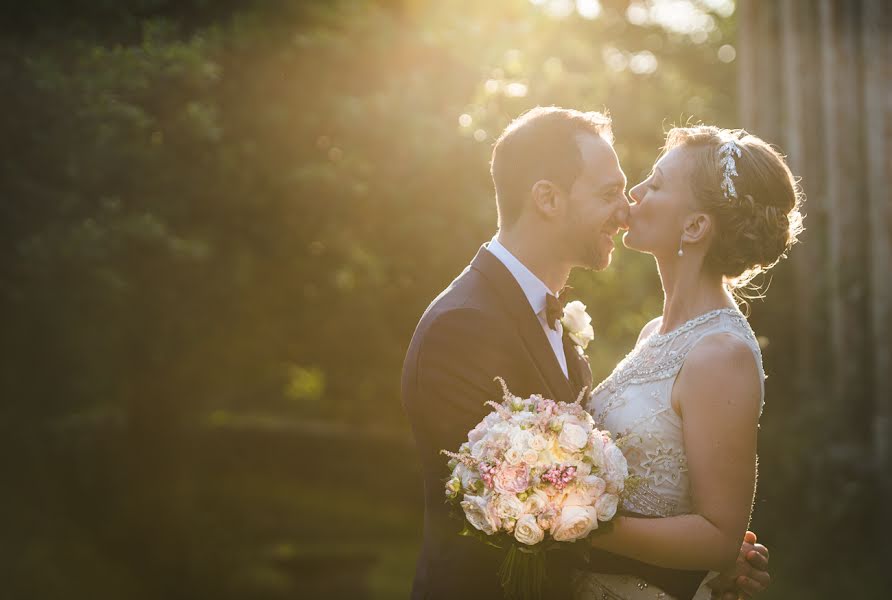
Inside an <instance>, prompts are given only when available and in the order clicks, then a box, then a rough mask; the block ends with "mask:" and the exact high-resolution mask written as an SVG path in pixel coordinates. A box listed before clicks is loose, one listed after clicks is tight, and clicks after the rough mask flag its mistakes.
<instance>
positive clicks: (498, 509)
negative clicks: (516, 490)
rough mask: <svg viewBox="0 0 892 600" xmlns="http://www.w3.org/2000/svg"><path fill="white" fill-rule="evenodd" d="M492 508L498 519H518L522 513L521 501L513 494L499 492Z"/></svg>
mask: <svg viewBox="0 0 892 600" xmlns="http://www.w3.org/2000/svg"><path fill="white" fill-rule="evenodd" d="M493 508H494V510H495V513H496V516H497V517H499V518H500V519H518V518H520V516H521V515H522V514H523V502H521V501H520V499H519V498H518V497H517V496H515V495H514V494H499V495H498V496H497V497H496V499H495V503H494V504H493Z"/></svg>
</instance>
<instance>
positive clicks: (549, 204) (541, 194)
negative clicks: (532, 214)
mask: <svg viewBox="0 0 892 600" xmlns="http://www.w3.org/2000/svg"><path fill="white" fill-rule="evenodd" d="M530 194H531V196H532V199H533V209H534V210H535V211H536V212H537V213H538V214H540V215H542V216H543V217H546V218H549V219H550V218H554V217H555V216H557V214H558V213H559V212H560V211H561V203H560V198H559V195H560V190H559V189H558V187H557V186H556V185H555V184H554V182H552V181H549V180H547V179H540V180H539V181H537V182H536V183H534V184H533V187H532V189H531V190H530Z"/></svg>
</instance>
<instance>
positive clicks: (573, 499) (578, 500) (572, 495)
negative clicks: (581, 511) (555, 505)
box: [562, 487, 597, 507]
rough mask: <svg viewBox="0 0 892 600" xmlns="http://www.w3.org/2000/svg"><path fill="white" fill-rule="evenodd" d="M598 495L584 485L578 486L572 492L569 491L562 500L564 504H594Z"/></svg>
mask: <svg viewBox="0 0 892 600" xmlns="http://www.w3.org/2000/svg"><path fill="white" fill-rule="evenodd" d="M595 498H597V496H596V495H595V494H594V493H592V492H591V491H590V490H588V489H586V488H584V487H577V488H576V489H574V490H573V491H572V492H567V493H566V495H565V496H564V500H563V502H562V504H563V506H565V507H567V506H594V505H595Z"/></svg>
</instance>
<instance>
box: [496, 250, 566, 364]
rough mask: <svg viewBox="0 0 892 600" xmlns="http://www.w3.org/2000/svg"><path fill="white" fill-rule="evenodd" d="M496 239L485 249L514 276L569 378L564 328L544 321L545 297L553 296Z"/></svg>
mask: <svg viewBox="0 0 892 600" xmlns="http://www.w3.org/2000/svg"><path fill="white" fill-rule="evenodd" d="M497 237H498V233H497V234H496V236H495V237H493V238H492V240H490V242H489V245H488V246H487V247H486V249H487V250H489V251H490V252H491V253H492V254H493V256H495V257H496V258H498V259H499V260H500V261H501V262H502V264H503V265H505V267H506V268H507V269H508V271H510V272H511V275H513V276H514V279H516V280H517V283H518V284H520V289H522V290H523V293H524V295H525V296H526V297H527V300H528V301H529V303H530V307H531V308H532V309H533V312H534V313H535V314H536V316H537V317H538V318H539V323H540V324H541V325H542V330H543V331H544V332H545V337H547V338H548V342H549V343H550V344H551V349H552V350H554V356H555V358H557V361H558V364H559V365H560V366H561V371H563V372H564V376H565V377H568V378H569V375H568V371H567V356H566V355H565V354H564V342H563V339H562V338H563V335H564V328H563V326H562V325H561V322H560V321H557V322H556V323H555V326H556V327H557V330H554V329H552V328H551V327H549V326H548V321H547V320H546V319H545V295H546V294H550V295H552V296H553V295H554V294H553V293H552V291H551V290H550V289H548V286H547V285H545V284H544V283H543V282H542V280H541V279H539V278H538V277H536V276H535V275H534V274H533V272H532V271H530V270H529V269H528V268H526V266H525V265H524V264H523V263H522V262H520V261H519V260H518V259H517V257H516V256H514V255H513V254H511V253H510V252H509V251H508V249H507V248H505V246H503V245H502V244H500V243H499V240H498V239H496V238H497Z"/></svg>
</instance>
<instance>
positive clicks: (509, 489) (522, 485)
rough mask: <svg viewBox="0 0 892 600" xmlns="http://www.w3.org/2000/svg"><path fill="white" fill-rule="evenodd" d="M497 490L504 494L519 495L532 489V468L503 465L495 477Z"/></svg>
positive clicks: (520, 465) (524, 465) (521, 465)
mask: <svg viewBox="0 0 892 600" xmlns="http://www.w3.org/2000/svg"><path fill="white" fill-rule="evenodd" d="M495 486H496V489H497V490H498V491H499V492H501V493H503V494H519V493H521V492H523V491H525V490H526V489H527V488H528V487H530V467H529V466H528V465H526V464H523V463H521V464H518V465H506V464H503V465H502V466H501V467H500V468H499V470H498V472H497V473H496V477H495Z"/></svg>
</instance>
